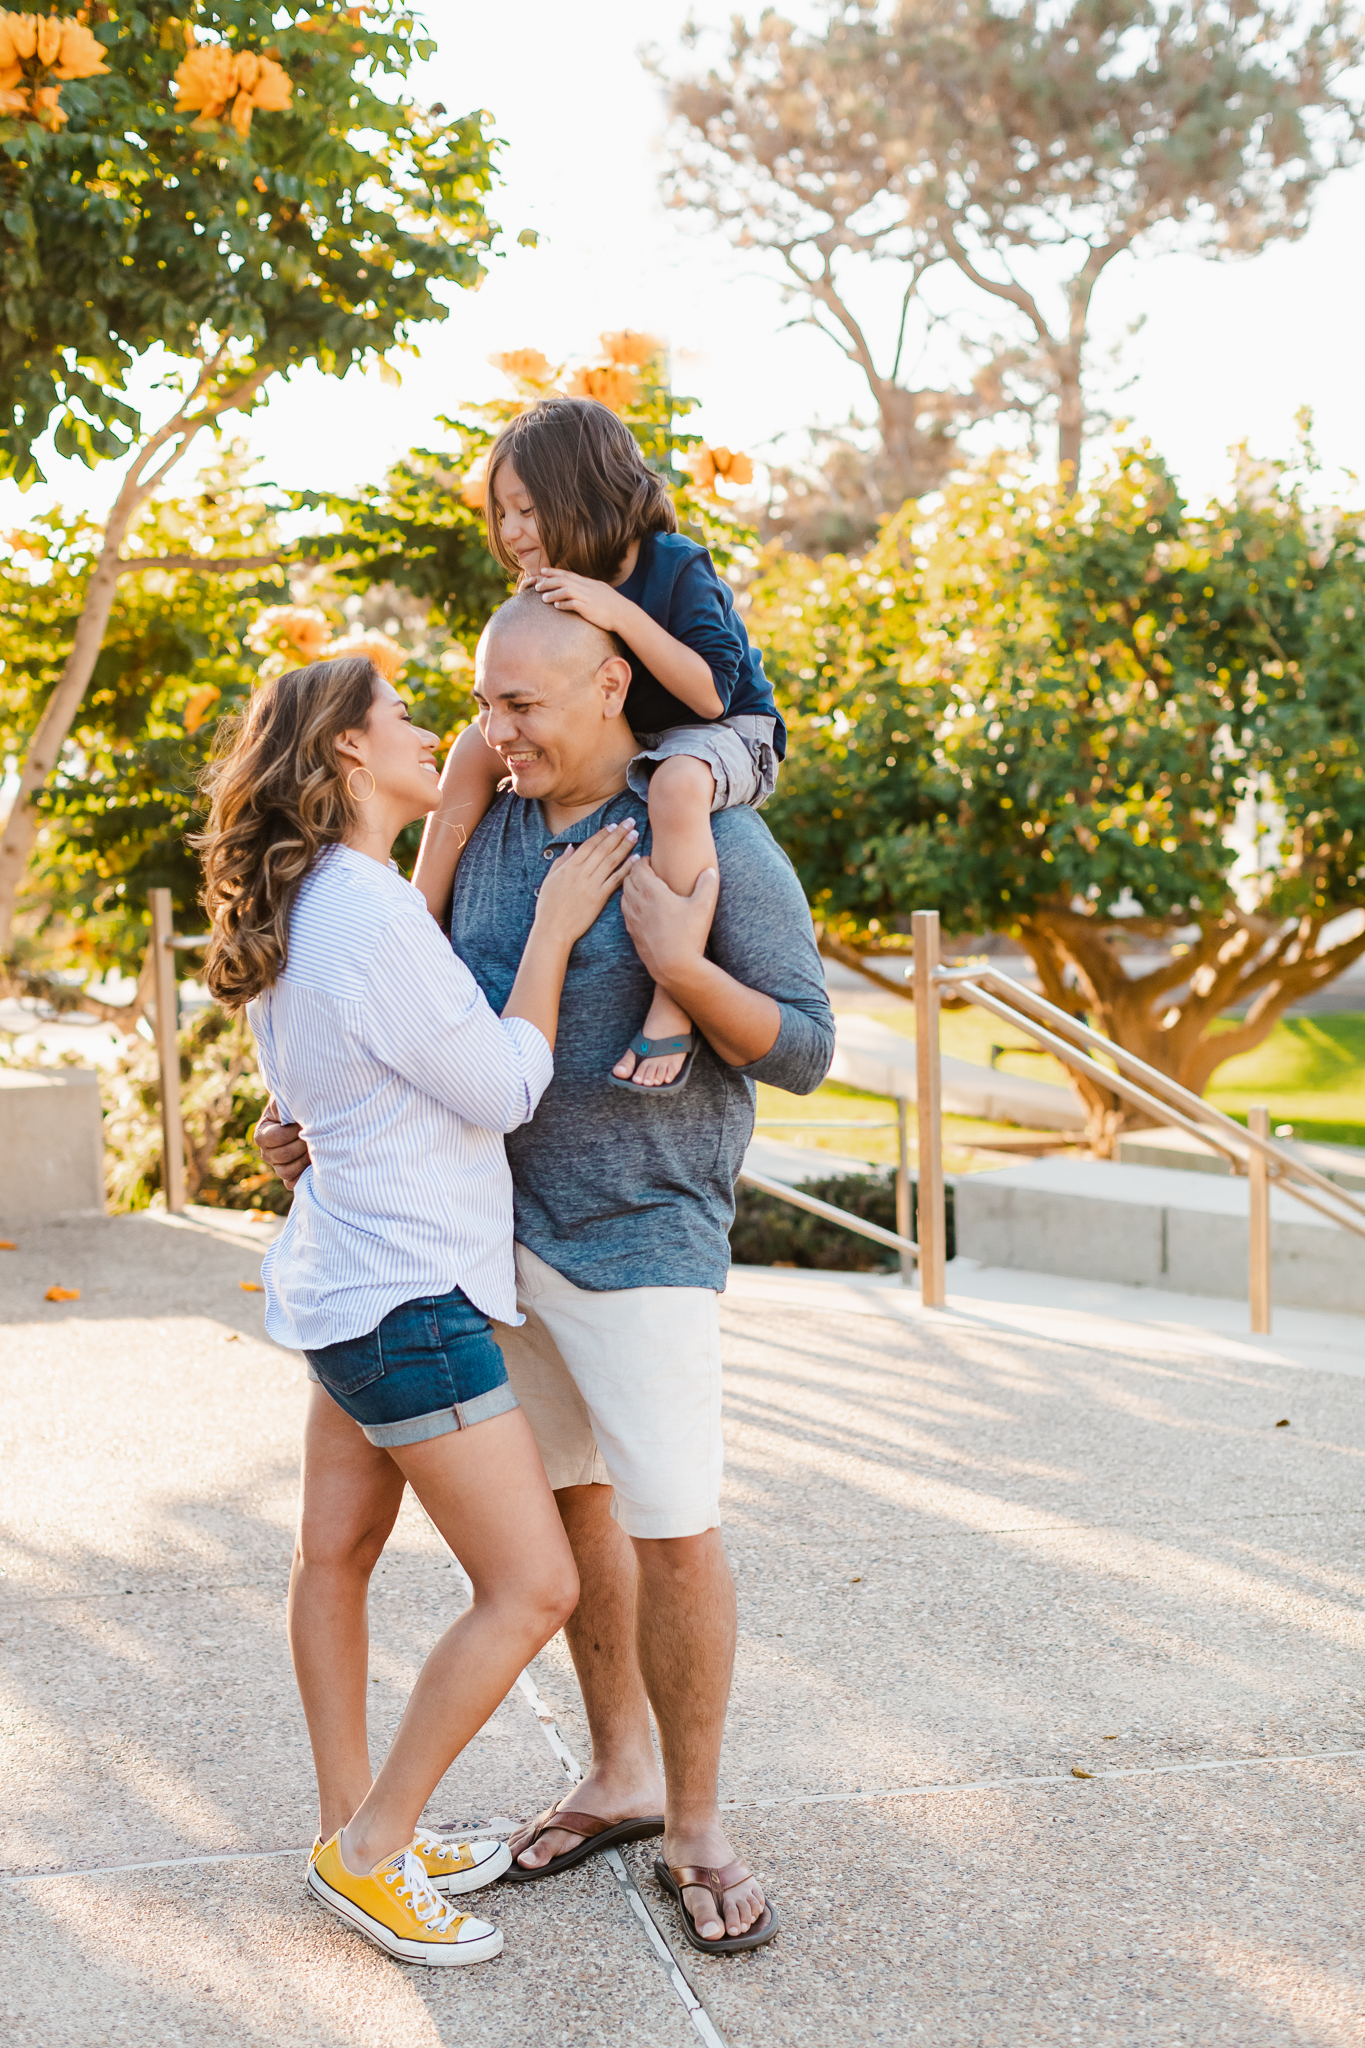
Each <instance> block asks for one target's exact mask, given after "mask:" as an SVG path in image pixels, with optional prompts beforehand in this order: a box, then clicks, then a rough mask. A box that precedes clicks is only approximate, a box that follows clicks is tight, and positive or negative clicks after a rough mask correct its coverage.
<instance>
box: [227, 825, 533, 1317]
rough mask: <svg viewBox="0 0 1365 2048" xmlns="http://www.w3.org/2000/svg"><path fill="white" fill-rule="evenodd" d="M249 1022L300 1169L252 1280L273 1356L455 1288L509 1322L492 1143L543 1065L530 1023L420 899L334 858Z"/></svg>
mask: <svg viewBox="0 0 1365 2048" xmlns="http://www.w3.org/2000/svg"><path fill="white" fill-rule="evenodd" d="M247 1015H248V1017H249V1018H250V1021H251V1028H252V1030H253V1031H254V1032H255V1034H256V1044H257V1047H258V1049H259V1052H260V1059H261V1070H262V1072H263V1074H264V1076H265V1080H266V1083H267V1085H268V1086H269V1088H270V1091H271V1093H272V1094H273V1096H274V1097H275V1101H276V1104H277V1105H278V1108H279V1113H280V1117H281V1119H282V1120H283V1121H285V1122H297V1123H299V1124H301V1125H302V1126H303V1134H304V1136H305V1137H306V1139H307V1140H308V1149H309V1151H310V1153H311V1154H312V1164H311V1166H309V1167H308V1169H307V1171H306V1172H305V1173H304V1175H303V1178H302V1179H301V1180H300V1182H299V1184H298V1186H297V1187H296V1188H295V1190H294V1204H293V1207H292V1209H291V1210H290V1212H289V1220H288V1222H287V1223H286V1224H285V1227H284V1229H283V1231H282V1232H281V1234H280V1236H279V1237H278V1238H277V1239H276V1241H275V1243H274V1244H273V1245H272V1246H271V1247H270V1250H269V1252H268V1253H267V1254H266V1258H265V1264H264V1268H263V1272H262V1277H263V1279H264V1281H265V1290H266V1318H265V1326H266V1329H267V1331H268V1332H269V1334H270V1335H271V1336H272V1337H273V1338H274V1339H275V1341H276V1343H277V1344H285V1345H288V1346H289V1347H290V1348H291V1349H293V1350H301V1351H317V1350H320V1349H321V1348H322V1347H323V1346H324V1345H327V1344H338V1343H340V1342H341V1341H342V1340H343V1339H345V1338H348V1337H361V1336H364V1335H365V1334H366V1332H367V1331H370V1330H373V1329H375V1328H376V1327H377V1325H378V1324H379V1323H381V1322H382V1321H383V1319H384V1317H385V1316H386V1315H388V1313H389V1311H390V1310H391V1309H395V1308H398V1307H399V1306H401V1304H402V1303H403V1302H405V1301H417V1300H420V1299H422V1298H423V1297H424V1296H427V1295H440V1294H448V1293H449V1292H450V1291H451V1289H452V1288H454V1287H462V1288H463V1289H464V1291H465V1293H466V1294H467V1295H468V1296H469V1299H470V1300H471V1301H472V1302H473V1303H474V1304H475V1306H476V1307H477V1308H480V1309H482V1310H483V1312H484V1314H485V1315H487V1316H491V1317H493V1318H494V1319H496V1320H497V1321H498V1322H503V1323H519V1322H520V1321H521V1320H522V1318H521V1317H520V1316H519V1315H518V1313H517V1301H516V1282H515V1278H514V1273H513V1264H512V1177H511V1174H510V1173H509V1172H508V1169H507V1158H506V1155H505V1153H504V1151H503V1142H502V1141H503V1135H504V1133H505V1132H507V1131H512V1130H515V1129H516V1128H517V1126H518V1125H519V1124H524V1123H527V1122H528V1121H529V1120H530V1117H531V1115H532V1113H533V1111H534V1109H535V1106H536V1104H537V1102H539V1100H540V1098H541V1096H542V1094H543V1093H544V1091H545V1089H546V1087H547V1086H548V1084H549V1081H550V1077H551V1075H552V1073H553V1071H554V1062H553V1059H552V1057H551V1053H550V1048H549V1046H548V1045H547V1044H546V1042H545V1039H544V1037H543V1036H542V1034H541V1033H540V1032H539V1031H538V1030H537V1029H536V1027H535V1025H534V1024H528V1023H527V1022H526V1021H525V1020H524V1019H523V1018H520V1017H506V1018H499V1017H496V1016H495V1015H494V1013H493V1011H492V1010H491V1009H490V1008H489V1007H488V1003H487V1001H486V1000H485V998H484V996H483V994H482V992H481V990H480V989H479V986H478V984H477V983H476V981H475V980H474V977H473V975H472V974H471V973H470V971H469V969H468V968H467V967H466V966H465V964H464V962H463V960H461V959H460V958H459V957H458V955H457V954H455V953H452V951H451V949H450V945H449V942H448V941H447V940H446V939H445V938H444V937H443V936H442V934H441V931H440V928H439V927H438V925H437V924H436V922H435V920H434V919H433V918H432V916H431V915H430V913H429V912H428V910H427V907H426V905H425V903H424V902H423V901H422V898H421V897H420V896H419V895H418V894H417V892H416V890H415V889H413V888H412V886H411V885H410V884H409V883H408V882H405V881H404V880H403V877H402V876H401V875H400V874H399V873H398V871H397V869H396V868H387V867H383V866H381V864H380V863H379V862H378V861H376V860H372V859H370V858H369V856H368V855H366V854H363V853H356V852H354V851H353V850H352V849H351V848H350V847H347V846H332V847H329V848H328V849H327V850H326V852H324V853H323V854H322V855H321V856H320V858H319V859H318V861H317V862H316V864H315V865H314V866H313V867H312V868H311V869H310V870H309V872H308V874H307V875H306V876H305V878H304V881H303V883H302V885H301V886H300V889H299V893H298V896H297V898H296V899H295V903H294V908H293V912H292V915H291V917H290V921H289V958H288V962H287V964H286V966H285V968H284V971H283V973H282V974H281V975H280V977H279V979H278V980H277V981H276V982H275V984H274V986H273V988H269V989H267V990H266V991H265V992H264V994H263V995H260V996H258V997H257V998H256V999H255V1001H254V1002H252V1003H251V1004H250V1005H249V1006H248V1010H247Z"/></svg>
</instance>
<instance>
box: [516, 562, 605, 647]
mask: <svg viewBox="0 0 1365 2048" xmlns="http://www.w3.org/2000/svg"><path fill="white" fill-rule="evenodd" d="M535 588H536V590H537V591H538V592H539V593H540V596H541V597H542V598H543V599H544V601H545V603H546V604H552V605H553V606H554V608H555V610H556V611H560V612H577V613H578V616H579V617H580V618H581V619H586V620H587V621H588V624H589V625H590V626H600V627H601V629H602V631H603V632H604V633H614V632H615V631H616V630H617V627H618V625H619V622H620V618H621V608H622V605H623V603H624V602H625V600H624V599H623V598H622V597H621V596H620V595H619V594H618V592H616V591H615V590H613V589H612V587H611V585H610V583H599V582H598V581H597V580H596V578H595V577H592V576H575V575H574V573H573V571H572V570H571V569H542V570H541V571H540V574H539V575H538V576H537V577H536V579H535Z"/></svg>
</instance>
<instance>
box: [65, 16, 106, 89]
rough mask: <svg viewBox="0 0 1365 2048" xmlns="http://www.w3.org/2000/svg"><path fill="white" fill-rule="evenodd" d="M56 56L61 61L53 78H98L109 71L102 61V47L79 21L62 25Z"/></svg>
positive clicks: (66, 22)
mask: <svg viewBox="0 0 1365 2048" xmlns="http://www.w3.org/2000/svg"><path fill="white" fill-rule="evenodd" d="M57 54H58V56H59V58H60V60H61V61H60V62H59V64H58V65H57V68H56V70H55V72H54V73H53V76H54V78H62V79H68V78H98V77H99V76H100V74H101V73H102V72H105V71H107V70H108V69H109V66H108V65H107V64H106V63H105V61H104V50H103V47H102V45H101V44H99V43H97V42H96V40H95V37H94V35H93V34H92V32H91V31H90V30H89V29H88V28H86V27H84V26H83V24H82V23H81V22H79V21H64V22H63V23H62V40H61V47H60V49H59V51H58V53H57Z"/></svg>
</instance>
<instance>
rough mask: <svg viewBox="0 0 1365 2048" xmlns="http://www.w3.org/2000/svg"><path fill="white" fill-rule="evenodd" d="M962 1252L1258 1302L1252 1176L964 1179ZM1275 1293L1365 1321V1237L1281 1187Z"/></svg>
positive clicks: (1160, 1172)
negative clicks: (1250, 1232)
mask: <svg viewBox="0 0 1365 2048" xmlns="http://www.w3.org/2000/svg"><path fill="white" fill-rule="evenodd" d="M956 1188H957V1195H956V1200H957V1245H958V1251H959V1253H960V1254H961V1255H962V1256H964V1257H966V1258H970V1259H977V1260H979V1261H980V1262H981V1263H982V1264H983V1265H986V1266H1003V1267H1008V1268H1016V1267H1017V1268H1020V1269H1022V1270H1024V1271H1029V1272H1034V1273H1059V1274H1070V1275H1073V1276H1075V1277H1077V1278H1080V1279H1095V1280H1112V1281H1119V1282H1122V1283H1124V1284H1125V1285H1128V1286H1134V1287H1161V1288H1167V1289H1171V1290H1174V1291H1175V1292H1178V1293H1182V1294H1207V1295H1219V1296H1224V1297H1226V1298H1229V1299H1232V1300H1245V1299H1246V1296H1247V1264H1248V1253H1247V1223H1248V1206H1249V1193H1250V1191H1249V1188H1248V1185H1247V1183H1246V1181H1245V1180H1241V1179H1233V1178H1232V1177H1231V1176H1229V1177H1227V1178H1223V1177H1222V1176H1220V1175H1216V1174H1203V1173H1190V1172H1186V1171H1182V1170H1180V1169H1178V1168H1173V1167H1155V1166H1130V1165H1122V1164H1120V1163H1117V1162H1111V1161H1107V1160H1085V1159H1038V1160H1030V1161H1028V1162H1027V1163H1026V1164H1021V1165H1019V1166H1007V1167H1002V1168H1000V1169H998V1170H995V1171H990V1172H986V1173H972V1174H962V1175H959V1176H958V1178H957V1182H956ZM1270 1215H1271V1293H1272V1298H1273V1299H1274V1300H1275V1301H1277V1302H1280V1303H1282V1304H1284V1305H1286V1306H1293V1307H1299V1308H1312V1309H1320V1310H1323V1311H1325V1312H1327V1313H1344V1314H1351V1315H1365V1241H1362V1239H1361V1238H1359V1237H1358V1236H1356V1235H1355V1234H1354V1233H1353V1232H1350V1231H1347V1230H1344V1229H1341V1228H1340V1227H1339V1226H1338V1225H1336V1224H1334V1223H1332V1222H1330V1221H1329V1220H1328V1219H1327V1218H1326V1217H1324V1216H1319V1215H1317V1214H1315V1213H1314V1211H1313V1210H1311V1209H1307V1208H1305V1207H1304V1206H1303V1204H1302V1203H1300V1202H1298V1201H1296V1200H1295V1199H1294V1197H1293V1196H1292V1195H1288V1194H1286V1193H1284V1192H1283V1190H1281V1189H1279V1188H1272V1190H1271V1195H1270Z"/></svg>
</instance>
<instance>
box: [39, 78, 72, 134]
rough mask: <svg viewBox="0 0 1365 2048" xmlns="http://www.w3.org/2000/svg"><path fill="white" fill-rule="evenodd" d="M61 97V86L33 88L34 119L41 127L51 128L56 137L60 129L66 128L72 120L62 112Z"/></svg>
mask: <svg viewBox="0 0 1365 2048" xmlns="http://www.w3.org/2000/svg"><path fill="white" fill-rule="evenodd" d="M61 97H62V89H61V87H60V86H59V85H37V86H35V87H34V88H33V118H34V120H35V121H37V122H38V123H39V125H40V126H41V127H43V128H50V129H51V131H52V133H53V134H54V135H55V134H56V133H57V130H58V129H59V128H65V126H66V124H67V122H68V121H69V120H70V118H71V117H70V115H69V114H64V113H63V112H62V109H61V105H60V101H61Z"/></svg>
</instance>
